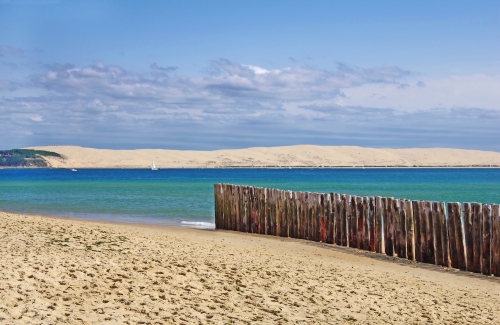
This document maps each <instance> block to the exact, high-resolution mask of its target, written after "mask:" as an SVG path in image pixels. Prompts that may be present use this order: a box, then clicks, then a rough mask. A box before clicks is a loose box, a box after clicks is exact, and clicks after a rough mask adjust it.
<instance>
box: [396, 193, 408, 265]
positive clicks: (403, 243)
mask: <svg viewBox="0 0 500 325" xmlns="http://www.w3.org/2000/svg"><path fill="white" fill-rule="evenodd" d="M399 215H400V219H399V229H400V231H399V249H400V252H399V253H398V256H399V257H401V258H408V243H407V239H406V236H407V230H406V219H407V214H406V207H405V200H404V199H402V200H399Z"/></svg>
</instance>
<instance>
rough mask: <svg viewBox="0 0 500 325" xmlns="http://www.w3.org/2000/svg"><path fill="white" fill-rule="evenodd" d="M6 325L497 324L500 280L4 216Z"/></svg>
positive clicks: (223, 236)
mask: <svg viewBox="0 0 500 325" xmlns="http://www.w3.org/2000/svg"><path fill="white" fill-rule="evenodd" d="M0 256H1V259H2V263H1V264H0V323H1V324H498V320H499V319H500V307H499V306H500V281H499V279H498V278H493V277H486V276H481V275H470V274H469V273H466V272H460V271H456V270H446V269H443V268H440V267H436V266H429V265H421V264H415V263H410V262H408V261H402V260H397V259H394V258H387V257H381V256H380V254H374V253H369V252H360V251H357V250H355V249H349V248H344V247H335V246H332V245H325V244H318V243H311V242H306V241H300V240H294V239H284V238H277V237H271V236H263V235H252V234H242V233H235V232H229V231H206V230H205V231H203V230H194V229H180V228H166V227H147V226H138V225H122V224H110V223H95V222H90V221H77V220H71V219H56V218H48V217H40V216H25V215H18V214H12V213H2V212H0Z"/></svg>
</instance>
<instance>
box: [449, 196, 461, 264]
mask: <svg viewBox="0 0 500 325" xmlns="http://www.w3.org/2000/svg"><path fill="white" fill-rule="evenodd" d="M453 210H454V206H453V203H451V202H449V203H448V240H449V243H450V244H449V245H450V259H451V267H453V268H455V269H458V266H459V262H458V253H457V244H456V243H457V238H456V230H455V228H456V227H455V218H454V217H453V214H454V211H453Z"/></svg>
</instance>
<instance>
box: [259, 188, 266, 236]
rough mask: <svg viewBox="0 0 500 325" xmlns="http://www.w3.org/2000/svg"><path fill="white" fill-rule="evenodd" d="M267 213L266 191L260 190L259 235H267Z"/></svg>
mask: <svg viewBox="0 0 500 325" xmlns="http://www.w3.org/2000/svg"><path fill="white" fill-rule="evenodd" d="M266 211H267V200H266V189H265V188H259V225H258V228H259V234H266Z"/></svg>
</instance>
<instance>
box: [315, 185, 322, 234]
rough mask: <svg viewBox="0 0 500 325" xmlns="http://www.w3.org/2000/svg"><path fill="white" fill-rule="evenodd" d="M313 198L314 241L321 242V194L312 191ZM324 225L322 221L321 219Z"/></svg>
mask: <svg viewBox="0 0 500 325" xmlns="http://www.w3.org/2000/svg"><path fill="white" fill-rule="evenodd" d="M314 194H315V197H316V200H315V204H314V205H315V213H314V241H317V242H321V218H323V217H322V214H323V205H322V196H323V194H319V193H314ZM323 226H324V221H323Z"/></svg>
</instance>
